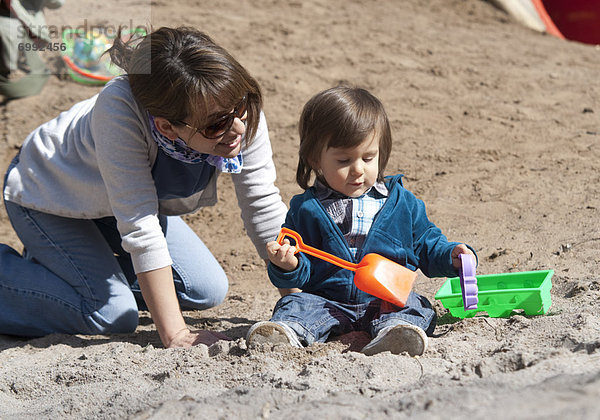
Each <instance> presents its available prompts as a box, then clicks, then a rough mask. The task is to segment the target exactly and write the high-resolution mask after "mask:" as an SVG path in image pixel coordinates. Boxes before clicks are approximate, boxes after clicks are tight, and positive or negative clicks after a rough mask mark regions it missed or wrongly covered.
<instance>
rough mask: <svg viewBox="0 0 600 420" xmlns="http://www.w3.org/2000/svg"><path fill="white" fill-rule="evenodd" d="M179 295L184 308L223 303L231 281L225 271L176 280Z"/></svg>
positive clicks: (207, 306) (206, 307)
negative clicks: (207, 275)
mask: <svg viewBox="0 0 600 420" xmlns="http://www.w3.org/2000/svg"><path fill="white" fill-rule="evenodd" d="M175 284H176V286H175V287H176V289H177V295H178V298H179V301H180V303H181V307H182V308H183V309H200V310H202V309H208V308H212V307H214V306H217V305H219V304H221V303H222V302H223V301H224V300H225V296H227V291H228V290H229V281H228V279H227V275H226V274H225V272H223V271H221V273H218V272H217V273H213V275H212V276H211V277H210V278H207V277H206V276H201V277H197V278H192V279H187V281H185V282H184V281H182V280H175Z"/></svg>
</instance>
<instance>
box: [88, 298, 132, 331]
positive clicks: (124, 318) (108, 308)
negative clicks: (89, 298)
mask: <svg viewBox="0 0 600 420" xmlns="http://www.w3.org/2000/svg"><path fill="white" fill-rule="evenodd" d="M138 322H139V312H138V307H137V304H136V302H135V299H134V297H133V294H131V293H130V294H129V295H128V296H115V297H112V298H111V299H109V301H108V302H106V304H105V305H103V306H102V307H101V308H99V309H98V310H96V311H94V312H92V313H90V314H89V315H88V316H87V325H88V328H89V332H88V334H123V333H132V332H134V331H135V330H136V328H137V326H138Z"/></svg>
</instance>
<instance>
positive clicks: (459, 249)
mask: <svg viewBox="0 0 600 420" xmlns="http://www.w3.org/2000/svg"><path fill="white" fill-rule="evenodd" d="M460 254H467V255H471V256H472V257H473V258H475V254H473V251H471V250H470V249H469V248H468V247H467V246H466V245H465V244H458V245H456V246H455V247H454V249H453V250H452V254H451V255H452V266H453V267H454V268H456V269H459V268H461V267H462V264H461V262H460V258H458V256H459V255H460Z"/></svg>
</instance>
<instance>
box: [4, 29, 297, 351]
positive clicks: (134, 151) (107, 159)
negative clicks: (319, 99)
mask: <svg viewBox="0 0 600 420" xmlns="http://www.w3.org/2000/svg"><path fill="white" fill-rule="evenodd" d="M116 39H117V41H116V42H115V44H114V46H113V47H112V48H111V50H110V54H111V58H112V59H113V61H114V62H115V63H116V64H117V65H119V66H120V67H122V68H123V69H125V71H126V72H127V76H122V77H117V78H115V79H114V80H112V81H111V82H110V83H108V84H107V85H106V87H105V88H104V89H103V90H102V91H101V92H100V93H99V94H98V95H96V96H95V97H93V98H90V99H88V100H85V101H83V102H80V103H78V104H76V105H74V106H73V107H72V108H71V109H70V110H68V111H66V112H63V113H62V114H60V115H59V116H58V117H57V118H56V119H54V120H52V121H50V122H47V123H45V124H43V125H42V126H41V127H39V128H38V129H36V130H35V131H34V132H32V133H31V134H30V135H29V136H28V138H27V139H26V140H25V142H24V144H23V147H22V148H21V151H20V153H19V155H18V156H17V157H15V159H14V160H13V162H12V164H11V165H10V167H9V169H8V172H7V175H6V179H5V188H4V200H5V204H6V210H7V213H8V215H9V218H10V220H11V223H12V225H13V227H14V229H15V231H16V232H17V234H18V235H19V238H20V239H21V241H22V242H23V245H24V247H25V251H24V252H23V256H21V255H19V254H18V253H17V252H15V251H14V250H13V249H11V248H9V247H8V246H6V245H1V246H0V267H1V269H0V307H1V308H2V311H0V333H2V334H14V335H22V336H40V335H44V334H48V333H52V332H62V333H81V334H104V333H119V332H131V331H133V330H135V328H136V327H137V323H138V305H141V306H142V307H144V306H145V305H147V308H148V309H149V311H150V313H151V315H152V319H153V320H154V323H155V324H156V328H157V330H158V333H159V335H160V338H161V340H162V342H163V344H164V345H165V347H189V346H191V345H194V344H197V343H205V344H211V343H212V342H214V341H216V340H218V339H219V338H223V336H221V335H219V334H216V333H211V332H208V331H194V332H192V331H190V330H189V329H188V328H187V326H186V324H185V322H184V319H183V316H182V314H181V311H180V305H181V307H184V308H188V309H205V308H209V307H212V306H214V305H217V304H218V303H220V302H221V301H222V300H223V298H224V296H225V294H226V292H227V278H226V276H225V273H224V272H223V270H222V268H221V267H220V266H219V264H218V262H217V261H216V259H215V258H214V257H213V256H212V254H211V253H210V251H208V249H207V248H206V247H205V245H204V244H203V242H202V241H201V240H200V238H198V237H197V236H196V234H195V233H194V232H193V231H192V230H191V229H190V228H189V227H188V226H187V225H186V224H185V222H184V221H183V220H182V219H181V218H180V217H179V215H182V214H185V213H189V212H192V211H195V210H197V209H198V208H200V207H202V206H206V205H212V204H214V203H215V202H216V178H217V175H218V174H219V172H228V173H231V174H232V179H233V183H234V185H235V190H236V195H237V199H238V202H239V205H240V208H241V212H242V218H243V220H244V224H245V227H246V229H247V231H248V235H249V237H250V238H251V239H252V241H253V243H254V245H255V246H256V248H257V251H258V252H259V253H260V254H261V256H263V258H265V257H266V255H265V254H264V248H265V244H266V243H267V242H269V241H270V240H272V239H273V238H274V237H275V236H276V235H277V232H278V231H279V227H280V226H281V223H282V221H283V219H284V216H285V212H286V208H285V205H284V204H283V203H282V201H281V197H280V195H279V190H278V189H277V188H276V187H275V185H274V180H275V168H274V165H273V161H272V153H271V146H270V142H269V137H268V132H267V126H266V122H265V119H264V116H263V114H262V113H261V105H262V97H261V93H260V89H259V86H258V84H257V82H256V81H255V80H254V79H253V78H252V77H251V76H250V75H249V74H248V73H247V71H246V70H245V69H244V68H243V67H242V66H241V65H240V64H239V63H238V62H237V61H236V60H235V59H234V58H233V57H232V56H231V55H229V54H228V53H227V52H226V51H225V50H224V49H223V48H221V47H219V46H218V45H216V44H215V43H214V42H213V41H212V40H211V39H210V38H209V37H208V36H206V35H205V34H203V33H201V32H198V31H196V30H193V29H189V28H179V29H170V28H160V29H158V30H157V31H155V32H153V33H151V34H150V35H148V36H147V37H145V38H144V39H143V40H142V41H141V42H139V43H138V44H135V46H132V44H126V43H123V42H121V41H120V38H119V37H117V38H116ZM136 300H137V302H136Z"/></svg>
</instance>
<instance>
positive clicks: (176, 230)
mask: <svg viewBox="0 0 600 420" xmlns="http://www.w3.org/2000/svg"><path fill="white" fill-rule="evenodd" d="M5 205H6V211H7V213H8V216H9V218H10V221H11V223H12V225H13V227H14V229H15V231H16V232H17V235H18V236H19V238H20V239H21V242H22V243H23V245H24V246H25V249H26V251H25V252H24V256H21V255H20V254H19V253H18V252H17V251H15V250H14V249H12V248H11V247H9V246H7V245H4V244H0V334H11V335H20V336H42V335H46V334H49V333H55V332H57V333H70V334H106V333H124V332H131V331H133V330H135V329H136V327H137V324H138V303H139V304H140V307H141V308H145V305H144V302H143V299H142V298H141V292H140V289H139V286H138V284H137V280H136V276H135V274H134V271H133V266H132V263H131V259H130V257H129V255H128V254H127V253H126V252H125V251H124V250H123V249H122V248H121V238H120V235H119V232H118V231H117V229H116V221H115V219H114V218H113V217H106V218H102V219H95V220H84V219H72V218H65V217H59V216H54V215H51V214H47V213H42V212H39V211H35V210H31V209H28V208H25V207H22V206H19V205H17V204H14V203H11V202H5ZM160 223H161V226H162V228H163V232H164V234H165V238H166V239H167V245H168V247H169V252H170V254H171V258H172V259H173V266H172V267H173V277H174V281H175V288H176V291H177V297H178V299H179V302H180V304H181V306H182V308H188V309H206V308H209V307H212V306H215V305H217V304H219V303H220V302H221V301H222V300H223V299H224V298H225V294H226V293H227V287H228V282H227V277H226V275H225V273H224V271H223V269H222V268H221V266H220V265H219V263H218V262H217V260H216V259H215V258H214V256H213V255H212V254H211V253H210V251H209V250H208V248H206V246H205V245H204V243H203V242H202V240H200V238H199V237H198V236H197V235H196V234H195V233H194V232H193V231H192V229H191V228H190V227H189V226H188V225H187V224H186V223H185V222H184V221H183V220H182V219H181V218H180V217H166V216H160ZM136 300H137V302H136Z"/></svg>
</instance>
